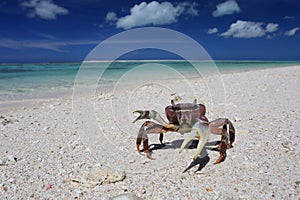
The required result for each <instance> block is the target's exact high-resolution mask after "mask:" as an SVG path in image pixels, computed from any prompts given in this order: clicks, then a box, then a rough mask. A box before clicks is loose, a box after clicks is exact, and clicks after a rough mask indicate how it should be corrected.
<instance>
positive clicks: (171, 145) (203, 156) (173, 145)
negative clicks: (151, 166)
mask: <svg viewBox="0 0 300 200" xmlns="http://www.w3.org/2000/svg"><path fill="white" fill-rule="evenodd" d="M182 143H183V139H180V140H174V141H172V142H166V143H164V144H151V145H150V146H149V147H150V148H149V151H150V152H152V151H153V150H166V149H179V148H180V147H181V144H182ZM198 143H199V140H192V141H191V142H190V143H188V144H187V148H188V149H196V148H197V146H198ZM218 144H220V141H210V142H207V143H206V144H205V148H203V150H202V151H201V153H200V156H199V157H198V158H197V159H196V160H193V161H192V162H191V163H190V164H189V166H188V167H187V168H186V169H185V170H184V171H183V173H185V172H187V171H189V170H190V169H192V168H195V167H197V166H198V168H197V170H196V171H195V172H198V171H201V170H202V169H203V168H204V167H205V166H206V165H207V163H208V162H209V161H210V158H209V156H208V153H207V150H210V151H217V152H220V150H219V149H217V148H215V146H216V145H218ZM225 159H226V156H225V157H224V158H223V160H222V161H221V162H223V161H224V160H225Z"/></svg>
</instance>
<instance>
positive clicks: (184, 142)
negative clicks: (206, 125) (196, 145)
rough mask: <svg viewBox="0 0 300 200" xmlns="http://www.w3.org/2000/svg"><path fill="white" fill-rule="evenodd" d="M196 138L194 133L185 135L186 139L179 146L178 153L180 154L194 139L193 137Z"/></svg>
mask: <svg viewBox="0 0 300 200" xmlns="http://www.w3.org/2000/svg"><path fill="white" fill-rule="evenodd" d="M196 136H197V133H196V132H195V131H192V132H190V133H188V134H186V137H185V139H184V141H183V143H182V144H181V147H180V150H179V153H181V152H182V151H183V149H184V147H185V146H186V145H187V144H188V143H189V142H190V141H191V140H193V139H195V137H196Z"/></svg>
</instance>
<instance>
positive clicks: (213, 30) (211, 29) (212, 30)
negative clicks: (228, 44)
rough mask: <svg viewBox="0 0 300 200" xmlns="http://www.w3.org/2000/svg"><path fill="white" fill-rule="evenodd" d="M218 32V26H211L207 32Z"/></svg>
mask: <svg viewBox="0 0 300 200" xmlns="http://www.w3.org/2000/svg"><path fill="white" fill-rule="evenodd" d="M217 32H218V29H217V28H210V29H208V31H207V33H208V34H214V33H217Z"/></svg>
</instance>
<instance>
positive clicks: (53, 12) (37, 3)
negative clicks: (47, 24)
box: [21, 0, 69, 20]
mask: <svg viewBox="0 0 300 200" xmlns="http://www.w3.org/2000/svg"><path fill="white" fill-rule="evenodd" d="M21 6H23V7H25V8H31V11H30V12H29V13H28V17H30V18H33V17H39V18H41V19H45V20H53V19H56V16H57V15H66V14H68V13H69V11H68V10H67V9H65V8H63V7H60V6H58V5H56V4H54V3H53V2H52V0H29V1H24V2H23V3H21Z"/></svg>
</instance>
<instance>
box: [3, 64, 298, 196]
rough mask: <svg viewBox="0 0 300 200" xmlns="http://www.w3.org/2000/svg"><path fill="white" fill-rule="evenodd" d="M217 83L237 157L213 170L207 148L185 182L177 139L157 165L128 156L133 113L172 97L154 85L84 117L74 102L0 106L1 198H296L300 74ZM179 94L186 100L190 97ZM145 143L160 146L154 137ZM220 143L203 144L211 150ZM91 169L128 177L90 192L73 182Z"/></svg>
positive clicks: (107, 100) (107, 101) (185, 163)
mask: <svg viewBox="0 0 300 200" xmlns="http://www.w3.org/2000/svg"><path fill="white" fill-rule="evenodd" d="M222 79H223V81H224V88H225V90H226V98H227V103H226V105H225V107H226V116H227V117H228V118H229V119H231V120H232V121H233V123H234V126H235V128H236V142H235V143H234V148H232V149H229V150H228V151H227V158H226V159H225V161H224V162H222V163H221V164H219V165H214V164H213V162H214V161H215V160H216V159H217V158H218V152H216V151H211V150H209V148H207V150H206V152H207V153H208V156H209V158H210V160H209V162H208V163H207V164H206V166H204V167H203V169H201V170H199V165H197V166H194V167H192V168H191V169H189V170H187V172H185V173H183V171H184V170H185V169H187V168H188V167H189V165H190V164H191V161H192V157H193V155H194V153H195V151H196V149H186V150H185V151H184V152H183V153H182V154H178V151H179V147H180V144H181V142H182V139H183V136H181V135H180V134H178V133H168V134H166V135H165V139H164V141H165V142H169V143H170V144H172V145H168V146H167V147H170V148H163V149H158V150H154V151H153V157H155V158H156V161H150V160H148V159H146V158H145V157H144V156H141V155H139V154H138V153H137V152H136V149H135V148H136V147H135V139H136V136H137V133H138V130H139V126H140V125H141V124H142V122H138V123H137V124H132V123H131V122H132V121H133V119H134V118H135V116H133V115H132V113H131V112H132V111H133V110H134V109H155V110H157V111H158V112H160V113H162V114H163V112H164V111H163V107H164V106H166V105H168V104H169V102H170V99H172V98H173V97H174V96H172V95H174V94H172V92H171V91H168V90H167V89H165V88H162V87H160V86H157V85H152V86H144V87H141V88H138V89H136V91H134V92H132V91H131V90H130V89H128V90H126V89H124V88H123V90H121V91H116V92H115V93H105V94H100V93H99V94H97V95H96V98H95V99H96V100H95V103H94V105H93V109H94V110H93V113H90V115H89V116H86V115H85V113H84V112H83V113H79V112H78V111H74V110H72V97H64V98H60V99H44V100H28V101H20V102H8V103H7V102H6V103H4V102H2V103H1V104H0V116H2V118H0V122H2V124H0V130H1V131H0V199H74V198H80V199H109V198H111V197H114V196H116V195H119V194H123V193H133V194H135V195H137V196H139V197H142V198H143V199H299V198H300V192H299V191H300V189H299V185H300V167H299V165H300V163H299V159H300V146H299V143H300V139H299V137H300V132H299V128H300V120H299V119H300V87H299V85H300V67H299V66H296V67H285V68H277V69H266V70H257V71H250V72H243V73H234V74H224V75H222ZM190 81H191V82H192V83H193V84H194V85H195V86H197V87H196V88H197V90H199V91H196V92H197V94H200V96H201V100H203V101H204V102H208V103H207V110H208V113H207V115H208V117H209V119H214V118H216V117H224V116H220V115H219V113H218V109H220V108H212V106H213V105H212V104H210V103H209V102H210V97H209V93H207V91H206V90H205V87H201V86H202V85H201V82H202V81H201V80H200V79H194V80H190ZM170 82H171V83H173V84H177V85H179V86H178V87H179V88H180V87H184V84H182V83H181V82H180V81H174V80H173V81H170ZM162 84H163V83H162ZM181 89H182V90H181V91H184V89H185V88H181ZM176 95H180V96H181V97H182V98H183V99H184V100H185V101H192V100H193V94H190V93H189V92H188V91H185V92H182V93H181V94H176ZM87 99H89V98H88V97H87V96H85V97H80V98H76V102H75V106H80V107H83V108H84V107H85V106H87V105H88V103H89V102H87ZM73 111H74V112H73ZM220 112H221V111H220ZM85 119H88V120H85ZM234 120H236V121H234ZM84 122H86V123H87V124H82V123H84ZM93 123H96V124H97V126H98V128H95V127H93V126H92V125H93ZM4 125H5V126H4ZM86 125H87V126H86ZM93 129H94V130H93ZM95 135H96V136H95ZM103 136H105V137H106V139H107V141H108V142H107V141H106V140H105V137H103ZM90 137H94V138H90ZM80 138H81V139H80ZM97 138H98V139H97ZM149 139H150V144H158V143H159V141H158V136H157V135H151V136H150V138H149ZM219 139H220V137H219V136H214V135H210V138H209V142H208V144H209V145H210V146H211V145H214V144H215V142H216V141H218V140H219ZM105 150H107V151H105ZM95 165H97V166H98V168H107V167H109V168H112V169H114V170H121V171H125V173H126V178H125V179H124V180H123V181H119V182H116V183H110V184H101V183H99V184H98V185H97V184H95V185H93V186H91V187H86V185H85V183H84V182H79V183H78V182H74V180H78V179H80V177H82V176H84V175H83V174H84V173H85V172H89V171H91V170H92V169H93V168H95V167H93V168H92V166H95ZM72 180H73V181H72Z"/></svg>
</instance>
